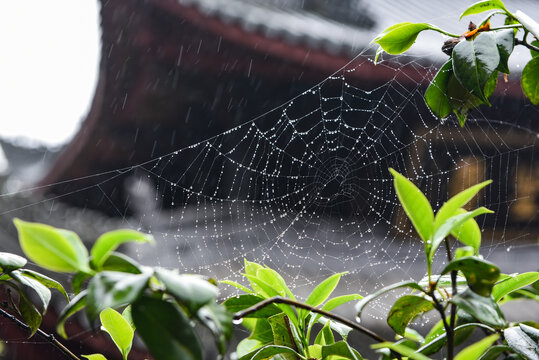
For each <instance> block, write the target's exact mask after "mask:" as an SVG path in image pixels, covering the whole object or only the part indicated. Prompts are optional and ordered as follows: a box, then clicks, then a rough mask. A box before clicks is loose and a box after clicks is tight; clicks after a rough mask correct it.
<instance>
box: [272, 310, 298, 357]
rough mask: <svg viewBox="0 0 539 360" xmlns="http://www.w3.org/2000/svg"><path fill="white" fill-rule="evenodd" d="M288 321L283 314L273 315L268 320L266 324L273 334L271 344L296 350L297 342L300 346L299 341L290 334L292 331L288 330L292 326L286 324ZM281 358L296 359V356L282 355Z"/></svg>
mask: <svg viewBox="0 0 539 360" xmlns="http://www.w3.org/2000/svg"><path fill="white" fill-rule="evenodd" d="M288 321H289V319H288V317H287V316H286V315H285V314H278V315H273V316H272V317H269V318H268V322H269V324H270V326H271V329H272V332H273V343H274V344H275V345H280V346H284V347H286V348H290V349H297V348H298V342H299V343H300V344H301V340H300V339H297V338H295V336H294V335H295V334H294V333H292V331H289V329H290V330H291V329H292V326H291V325H290V324H289V323H287V322H288ZM296 335H297V334H296ZM283 357H284V358H285V359H286V360H296V359H297V356H296V355H295V354H292V353H286V354H284V355H283Z"/></svg>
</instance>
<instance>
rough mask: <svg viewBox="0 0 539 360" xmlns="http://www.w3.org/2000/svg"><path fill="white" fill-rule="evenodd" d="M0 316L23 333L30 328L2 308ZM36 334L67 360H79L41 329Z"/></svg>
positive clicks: (52, 336)
mask: <svg viewBox="0 0 539 360" xmlns="http://www.w3.org/2000/svg"><path fill="white" fill-rule="evenodd" d="M0 315H2V316H3V317H5V318H7V319H9V320H11V321H13V322H14V323H15V324H17V326H19V327H20V328H22V329H24V330H25V331H30V327H29V326H28V325H26V324H25V323H23V322H22V321H20V320H19V319H17V318H16V317H15V316H13V315H11V314H10V313H8V312H6V311H5V310H4V309H2V308H0ZM36 334H38V335H39V336H41V337H43V338H45V339H47V341H48V342H50V343H51V344H53V345H54V346H56V347H57V348H58V350H60V351H61V352H63V353H64V354H65V355H66V356H68V357H69V358H71V359H73V360H81V359H80V358H79V357H78V356H77V355H75V354H73V353H72V352H71V351H70V350H69V349H68V348H66V347H65V346H64V345H63V344H62V343H61V342H59V341H58V340H56V338H55V337H54V335H52V334H47V333H46V332H44V331H43V330H41V329H37V331H36Z"/></svg>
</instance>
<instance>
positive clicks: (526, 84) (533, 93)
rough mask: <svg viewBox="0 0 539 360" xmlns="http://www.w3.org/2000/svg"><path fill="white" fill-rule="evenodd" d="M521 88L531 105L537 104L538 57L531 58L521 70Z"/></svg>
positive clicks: (538, 100) (538, 90)
mask: <svg viewBox="0 0 539 360" xmlns="http://www.w3.org/2000/svg"><path fill="white" fill-rule="evenodd" d="M522 90H523V91H524V94H525V95H526V97H527V98H528V99H530V101H531V103H532V104H533V105H538V104H539V57H534V58H532V59H531V60H530V61H529V62H528V64H526V66H525V67H524V69H523V70H522Z"/></svg>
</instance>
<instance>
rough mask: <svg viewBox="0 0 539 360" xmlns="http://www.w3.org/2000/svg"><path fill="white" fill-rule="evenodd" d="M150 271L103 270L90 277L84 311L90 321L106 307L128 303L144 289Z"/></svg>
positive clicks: (136, 297)
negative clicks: (122, 271)
mask: <svg viewBox="0 0 539 360" xmlns="http://www.w3.org/2000/svg"><path fill="white" fill-rule="evenodd" d="M151 275H152V274H151V273H149V272H148V273H142V274H128V273H121V272H116V271H103V272H100V273H98V274H97V275H96V276H94V277H93V278H92V280H91V281H90V284H89V285H88V296H87V299H86V313H87V315H88V319H90V321H92V320H93V319H95V318H96V317H97V315H98V314H99V313H100V312H101V311H102V310H104V309H106V308H109V307H110V308H113V309H114V308H117V307H120V306H124V305H128V304H131V303H132V302H134V301H135V300H136V299H138V298H139V297H140V295H141V294H142V292H143V291H144V289H146V287H147V284H148V281H149V280H150V277H151Z"/></svg>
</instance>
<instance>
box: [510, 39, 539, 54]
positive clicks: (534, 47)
mask: <svg viewBox="0 0 539 360" xmlns="http://www.w3.org/2000/svg"><path fill="white" fill-rule="evenodd" d="M515 45H522V46H525V47H527V48H528V49H530V50H533V51H537V52H539V47H537V46H534V45H532V44H528V43H527V42H526V41H523V40H519V39H515Z"/></svg>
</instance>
